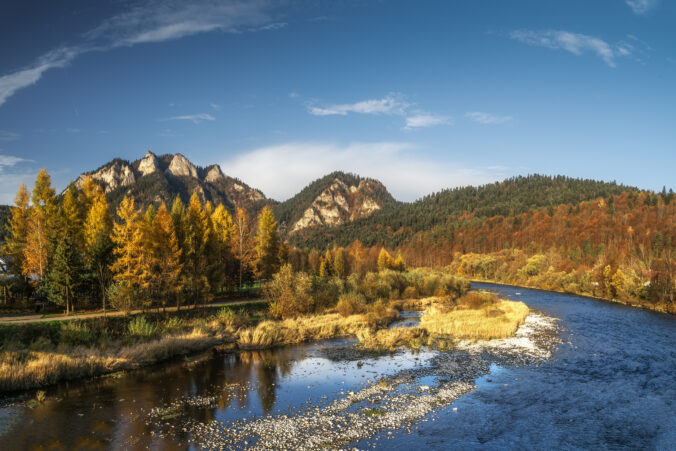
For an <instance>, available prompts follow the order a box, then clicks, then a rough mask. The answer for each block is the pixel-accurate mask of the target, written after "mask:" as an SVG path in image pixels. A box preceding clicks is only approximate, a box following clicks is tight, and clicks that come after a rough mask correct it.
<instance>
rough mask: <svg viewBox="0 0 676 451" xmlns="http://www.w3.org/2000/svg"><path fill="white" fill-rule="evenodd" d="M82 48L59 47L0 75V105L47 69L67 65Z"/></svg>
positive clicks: (33, 82) (32, 82)
mask: <svg viewBox="0 0 676 451" xmlns="http://www.w3.org/2000/svg"><path fill="white" fill-rule="evenodd" d="M84 51H85V50H84V48H78V47H61V48H59V49H56V50H52V51H51V52H49V53H46V54H45V55H43V56H41V57H40V58H38V59H37V60H36V61H35V62H34V63H33V64H31V65H30V66H28V67H25V68H23V69H21V70H18V71H16V72H12V73H10V74H7V75H3V76H2V77H0V106H2V105H3V104H4V103H5V102H6V101H7V99H9V98H10V97H11V96H13V95H14V93H16V92H17V91H18V90H19V89H22V88H25V87H26V86H30V85H32V84H35V83H37V81H38V80H40V78H41V77H42V74H44V73H45V72H46V71H48V70H49V69H54V68H57V67H65V66H67V65H68V64H69V63H70V62H71V61H72V60H73V59H75V58H76V57H77V56H78V55H80V54H81V53H82V52H84Z"/></svg>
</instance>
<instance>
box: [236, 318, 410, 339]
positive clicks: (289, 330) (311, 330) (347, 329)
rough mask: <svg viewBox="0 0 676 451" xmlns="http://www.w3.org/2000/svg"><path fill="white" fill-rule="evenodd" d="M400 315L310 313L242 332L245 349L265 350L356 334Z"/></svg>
mask: <svg viewBox="0 0 676 451" xmlns="http://www.w3.org/2000/svg"><path fill="white" fill-rule="evenodd" d="M397 317H398V313H397V311H396V310H394V309H387V310H386V311H385V312H384V313H383V314H382V315H375V314H374V313H373V312H369V313H366V314H359V315H350V316H347V317H343V316H342V315H340V314H338V313H327V314H323V315H310V316H302V317H298V318H292V319H285V320H281V321H263V322H261V323H260V324H258V325H257V326H256V327H250V328H248V329H244V330H241V331H240V332H239V340H238V342H237V343H238V345H239V347H240V348H242V349H261V348H266V347H270V346H273V345H287V344H295V343H303V342H306V341H313V340H326V339H330V338H337V337H345V336H349V335H356V334H357V333H358V332H359V331H361V330H363V329H374V328H377V327H383V326H386V325H387V324H389V323H390V322H392V320H394V319H396V318H397Z"/></svg>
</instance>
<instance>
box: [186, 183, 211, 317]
mask: <svg viewBox="0 0 676 451" xmlns="http://www.w3.org/2000/svg"><path fill="white" fill-rule="evenodd" d="M209 222H210V220H209V216H208V215H207V214H206V212H205V211H204V209H203V208H202V203H201V202H200V198H199V196H198V195H197V192H194V193H193V194H192V196H191V197H190V204H189V205H188V211H187V213H186V227H185V252H186V255H185V267H184V268H185V270H186V275H187V277H188V281H189V285H190V288H191V289H192V292H193V304H194V305H195V306H196V305H197V302H198V300H200V299H201V298H203V297H204V296H205V294H206V292H207V291H208V289H209V284H208V280H207V277H206V274H207V270H208V263H209V260H208V243H209V233H210V230H209V229H210V227H209ZM204 300H206V298H204Z"/></svg>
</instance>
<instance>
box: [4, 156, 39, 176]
mask: <svg viewBox="0 0 676 451" xmlns="http://www.w3.org/2000/svg"><path fill="white" fill-rule="evenodd" d="M31 161H32V160H27V159H25V158H21V157H14V156H12V155H0V174H2V173H3V172H4V171H5V168H9V167H12V166H16V165H17V164H19V163H29V162H31Z"/></svg>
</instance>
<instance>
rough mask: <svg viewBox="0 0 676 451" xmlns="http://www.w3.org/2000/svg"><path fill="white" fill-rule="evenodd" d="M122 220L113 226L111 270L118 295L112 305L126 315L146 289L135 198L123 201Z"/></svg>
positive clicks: (118, 210) (121, 205)
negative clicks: (113, 247) (113, 258)
mask: <svg viewBox="0 0 676 451" xmlns="http://www.w3.org/2000/svg"><path fill="white" fill-rule="evenodd" d="M117 216H118V217H119V218H120V221H119V222H116V223H115V224H114V226H113V236H112V239H113V243H114V244H115V246H116V247H115V250H114V251H113V254H114V255H115V261H114V262H113V264H112V265H111V267H110V269H111V270H112V271H113V274H114V276H113V279H114V280H115V282H116V283H117V288H118V290H119V292H118V293H117V297H116V298H115V299H111V301H112V302H113V303H114V304H115V305H116V306H117V307H118V308H120V309H122V310H124V311H129V310H131V308H132V307H134V306H135V304H136V302H137V301H138V299H139V298H140V292H141V290H143V289H145V288H147V280H146V273H145V271H144V266H145V263H146V262H145V260H144V258H145V257H144V246H143V244H144V243H143V241H144V240H143V227H142V224H141V220H140V219H139V216H138V213H137V212H136V208H135V206H134V198H133V197H132V198H128V197H126V196H125V197H124V199H122V202H121V203H120V206H119V208H118V209H117Z"/></svg>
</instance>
